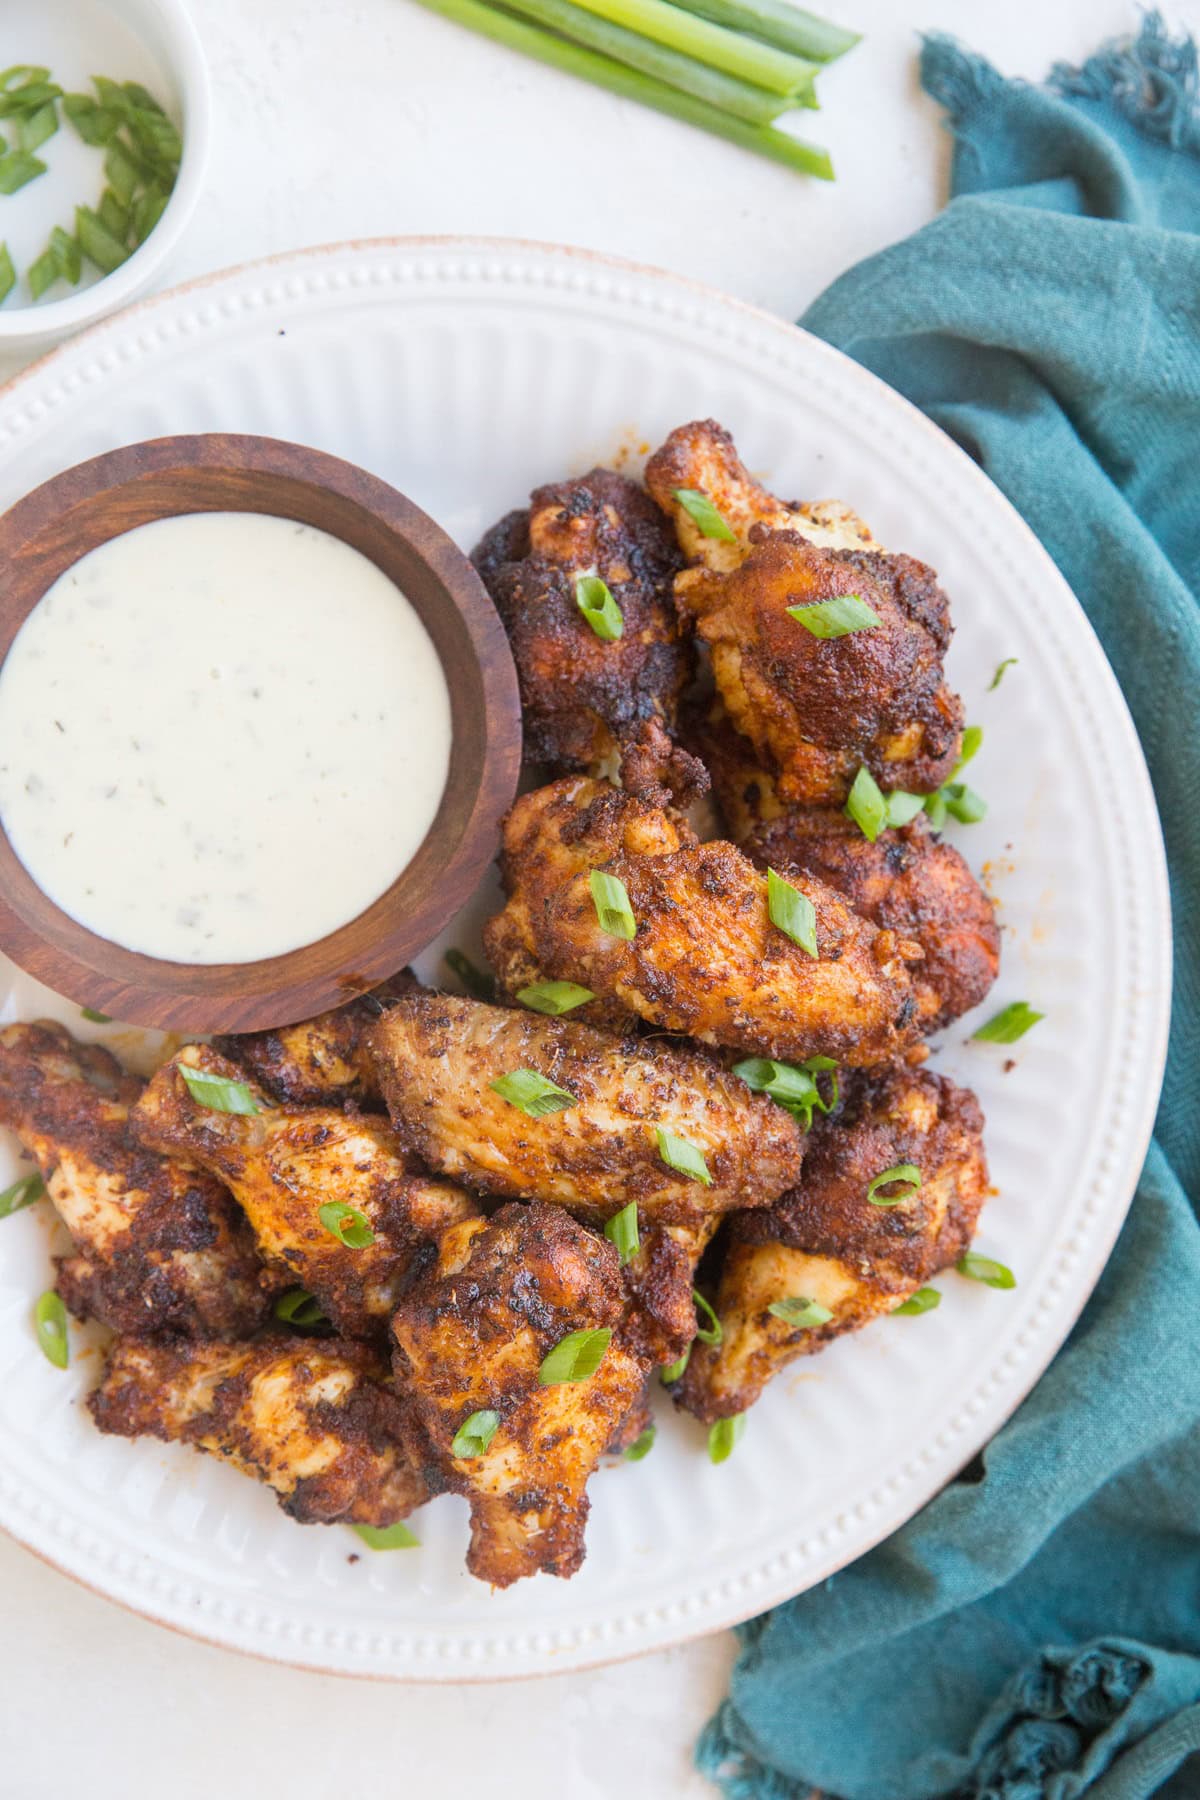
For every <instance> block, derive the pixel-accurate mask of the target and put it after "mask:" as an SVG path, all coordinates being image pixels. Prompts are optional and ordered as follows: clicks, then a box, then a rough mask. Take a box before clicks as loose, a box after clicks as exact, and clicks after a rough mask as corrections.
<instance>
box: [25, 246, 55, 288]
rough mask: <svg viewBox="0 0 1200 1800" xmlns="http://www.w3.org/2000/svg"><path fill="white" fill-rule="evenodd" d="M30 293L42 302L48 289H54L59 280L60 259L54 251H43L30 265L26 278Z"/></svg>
mask: <svg viewBox="0 0 1200 1800" xmlns="http://www.w3.org/2000/svg"><path fill="white" fill-rule="evenodd" d="M26 279H27V280H28V282H29V292H30V293H31V294H32V295H33V298H34V299H35V300H40V299H41V297H42V295H43V294H44V293H45V291H46V289H47V288H48V287H53V286H54V283H55V282H56V281H57V280H58V258H57V256H55V254H54V252H53V250H43V251H42V254H41V255H40V256H38V257H35V258H34V260H33V261H32V262H31V263H30V265H29V270H28V273H27V276H26Z"/></svg>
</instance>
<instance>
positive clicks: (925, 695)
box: [0, 420, 999, 1586]
mask: <svg viewBox="0 0 1200 1800" xmlns="http://www.w3.org/2000/svg"><path fill="white" fill-rule="evenodd" d="M475 563H476V566H477V568H478V569H479V572H480V574H481V576H482V578H483V580H484V582H485V584H486V586H487V587H488V590H489V592H490V593H491V595H492V597H493V599H494V601H495V603H496V606H497V608H498V609H499V611H500V613H501V616H502V618H503V620H504V623H505V625H506V627H507V630H508V633H509V637H510V640H511V643H512V647H513V652H514V656H515V658H516V662H517V668H518V674H519V677H520V683H521V695H522V704H523V711H524V729H525V741H526V750H527V761H528V764H529V773H530V779H531V782H538V783H540V785H536V786H530V788H529V791H527V792H525V793H524V794H523V796H522V798H521V799H519V800H518V802H517V804H516V805H515V806H514V807H513V809H512V811H511V813H510V814H509V816H508V818H507V819H506V820H505V821H504V826H503V849H502V855H501V872H502V877H503V882H504V891H505V894H506V896H507V898H506V902H505V904H504V906H503V909H502V910H501V911H500V912H499V913H498V914H497V915H496V916H495V917H494V918H493V919H491V920H490V922H489V923H488V925H487V926H486V928H485V932H484V948H485V951H486V955H487V958H488V961H489V963H490V965H491V969H492V971H493V979H494V995H493V999H492V1000H483V999H480V998H475V997H471V998H466V997H460V996H457V995H454V994H448V993H442V992H436V991H433V990H431V989H429V988H424V987H421V986H419V985H418V984H417V983H416V982H415V981H414V980H413V979H412V978H411V976H409V975H407V974H406V973H402V974H400V975H398V976H397V977H396V978H395V979H394V980H393V981H391V982H389V983H387V984H385V986H383V987H382V988H378V989H376V990H374V991H373V992H372V993H370V994H364V995H360V996H358V997H356V998H355V999H353V1000H351V1001H350V1002H349V1003H348V1004H347V1005H345V1006H344V1007H342V1008H340V1009H339V1010H337V1011H336V1012H331V1013H327V1014H324V1015H322V1016H321V1017H319V1018H315V1019H311V1020H308V1021H305V1022H303V1023H301V1024H297V1025H292V1026H288V1027H286V1028H283V1029H280V1030H277V1031H273V1032H265V1033H260V1034H255V1035H251V1036H243V1037H227V1038H222V1039H218V1040H217V1041H215V1042H213V1043H190V1044H187V1045H185V1046H184V1047H183V1048H182V1049H180V1050H178V1052H177V1053H176V1054H175V1055H174V1056H173V1057H172V1058H171V1059H170V1060H169V1061H168V1062H166V1063H165V1064H164V1065H163V1066H162V1067H161V1068H159V1070H158V1071H157V1073H156V1074H155V1075H154V1076H153V1077H152V1079H151V1080H150V1081H149V1082H148V1083H146V1082H143V1081H141V1080H140V1079H138V1078H136V1077H134V1076H131V1075H129V1074H127V1073H125V1072H124V1071H123V1070H122V1069H121V1067H120V1066H119V1065H118V1063H117V1062H116V1061H115V1060H114V1058H113V1057H112V1056H110V1055H109V1054H108V1053H107V1052H106V1051H105V1050H103V1049H102V1048H99V1047H97V1046H94V1045H92V1046H85V1045H83V1044H81V1043H77V1042H75V1041H74V1040H73V1039H72V1037H71V1036H70V1034H69V1033H68V1032H67V1031H66V1030H65V1029H64V1028H63V1027H62V1026H60V1025H56V1024H49V1023H40V1024H24V1025H22V1024H17V1025H10V1026H8V1027H6V1028H5V1029H3V1030H2V1031H0V1122H2V1123H3V1124H5V1125H8V1126H9V1127H11V1129H12V1130H13V1131H15V1132H16V1134H17V1135H18V1137H19V1138H20V1140H21V1142H22V1144H23V1145H24V1146H25V1148H26V1149H27V1151H28V1152H29V1153H30V1154H31V1155H32V1156H33V1157H34V1158H35V1159H36V1161H37V1163H38V1165H39V1167H40V1170H41V1173H42V1176H43V1178H44V1180H45V1183H46V1188H47V1192H48V1194H49V1197H50V1200H51V1202H52V1203H53V1206H54V1207H55V1209H56V1210H57V1212H58V1214H59V1216H60V1217H61V1219H62V1221H63V1222H64V1224H65V1225H66V1227H67V1229H68V1231H69V1232H70V1235H71V1238H72V1240H73V1243H74V1250H73V1252H72V1254H70V1255H69V1256H66V1257H62V1258H60V1259H59V1261H58V1266H57V1287H58V1291H59V1293H60V1295H61V1296H62V1299H63V1300H64V1302H65V1303H66V1305H67V1307H68V1308H69V1309H70V1310H71V1311H72V1312H73V1313H75V1314H76V1315H77V1316H78V1317H80V1318H94V1319H97V1320H99V1321H101V1322H102V1323H103V1324H104V1325H106V1326H108V1327H110V1328H111V1330H112V1331H113V1333H114V1334H115V1336H114V1338H113V1342H112V1344H111V1348H110V1349H109V1352H108V1358H107V1365H106V1368H105V1371H104V1374H103V1377H102V1379H101V1381H100V1384H99V1386H98V1387H97V1389H96V1390H95V1392H94V1393H93V1394H92V1395H91V1398H90V1407H91V1411H92V1415H93V1417H94V1419H95V1421H96V1424H97V1425H98V1426H99V1428H100V1429H101V1430H102V1431H105V1432H112V1433H117V1434H120V1435H123V1436H127V1437H137V1436H144V1435H148V1436H152V1437H157V1438H161V1439H168V1440H177V1441H181V1442H185V1443H189V1444H192V1445H195V1446H196V1447H197V1448H199V1449H202V1450H205V1451H208V1452H210V1453H212V1454H214V1455H217V1456H219V1457H222V1458H224V1459H225V1460H226V1461H228V1462H230V1463H232V1464H233V1465H235V1466H236V1467H238V1468H240V1469H242V1470H243V1471H245V1472H246V1473H248V1474H251V1475H253V1476H255V1477H257V1478H258V1479H259V1480H261V1481H263V1482H266V1483H267V1484H268V1485H269V1486H270V1487H271V1488H273V1489H274V1490H275V1492H276V1494H277V1495H278V1497H279V1500H280V1502H281V1504H282V1505H283V1507H284V1508H285V1510H286V1511H287V1512H288V1513H290V1514H291V1516H292V1517H293V1518H296V1519H298V1520H301V1521H303V1522H306V1523H331V1522H345V1523H349V1524H355V1525H358V1526H361V1527H368V1528H375V1529H376V1530H383V1531H387V1530H389V1529H390V1528H392V1527H395V1526H397V1525H398V1524H399V1522H400V1521H402V1520H404V1519H406V1518H407V1517H408V1516H409V1515H410V1514H411V1513H412V1512H413V1511H414V1509H416V1508H417V1507H419V1506H421V1505H422V1504H423V1503H424V1502H426V1501H427V1500H428V1499H429V1498H430V1497H431V1496H433V1495H435V1494H438V1493H442V1492H450V1493H454V1494H459V1495H462V1496H465V1498H466V1499H467V1501H468V1503H469V1507H470V1515H471V1544H470V1550H469V1553H468V1557H467V1566H468V1568H469V1569H470V1570H471V1571H472V1573H474V1574H475V1575H477V1576H479V1577H481V1578H482V1579H483V1580H485V1581H487V1582H490V1583H493V1584H494V1585H496V1586H507V1585H508V1584H509V1583H511V1582H513V1581H515V1580H517V1579H519V1578H520V1577H522V1576H528V1575H532V1574H535V1573H537V1572H539V1571H541V1572H545V1573H549V1574H554V1575H560V1576H567V1575H571V1574H573V1573H574V1571H575V1570H576V1569H577V1568H578V1567H579V1565H580V1563H581V1561H582V1560H583V1555H584V1525H585V1521H586V1517H587V1511H588V1499H587V1494H586V1488H587V1483H588V1480H589V1478H590V1476H591V1474H592V1473H593V1471H594V1470H595V1469H596V1467H597V1466H598V1465H599V1464H600V1462H601V1460H602V1458H603V1457H604V1456H605V1455H606V1454H607V1455H617V1454H620V1453H621V1452H622V1451H628V1450H629V1449H630V1448H631V1447H635V1453H636V1454H639V1455H640V1454H644V1452H645V1448H646V1446H647V1444H648V1443H649V1442H651V1441H652V1438H651V1435H650V1433H651V1427H650V1416H651V1415H650V1409H649V1404H648V1395H649V1393H650V1392H651V1391H652V1389H653V1387H654V1386H655V1385H656V1384H662V1385H665V1386H666V1387H667V1388H668V1389H669V1391H670V1393H671V1394H672V1396H673V1398H674V1401H675V1403H676V1405H677V1406H678V1407H680V1408H681V1409H683V1410H684V1411H685V1412H688V1413H690V1414H692V1415H693V1416H694V1417H695V1418H696V1419H698V1420H700V1421H703V1422H704V1423H705V1424H707V1425H709V1426H710V1428H711V1432H710V1443H711V1444H716V1445H719V1446H720V1448H718V1449H714V1450H713V1455H714V1460H717V1459H718V1457H719V1456H721V1455H724V1454H726V1453H727V1451H728V1446H729V1444H730V1443H731V1442H732V1438H733V1435H734V1429H733V1426H732V1425H729V1424H725V1425H723V1424H722V1422H729V1421H735V1422H736V1421H740V1420H741V1418H742V1415H744V1414H745V1412H746V1411H747V1409H748V1408H749V1407H751V1406H752V1405H753V1403H754V1401H755V1400H756V1399H757V1398H758V1396H759V1395H760V1394H761V1392H762V1391H763V1388H764V1387H765V1386H766V1384H767V1383H768V1382H769V1381H770V1380H771V1378H772V1376H773V1375H775V1374H776V1373H777V1372H778V1371H779V1370H780V1369H782V1368H784V1367H785V1366H786V1365H787V1364H789V1363H791V1362H792V1361H794V1360H795V1359H796V1358H798V1357H801V1356H807V1355H812V1354H813V1353H815V1352H817V1351H820V1350H823V1349H824V1348H825V1347H826V1346H827V1345H828V1344H829V1343H830V1342H831V1341H832V1340H833V1339H834V1338H836V1337H838V1336H840V1335H842V1334H843V1333H845V1332H848V1331H854V1330H857V1329H858V1328H860V1327H861V1326H863V1325H866V1324H868V1323H869V1322H870V1321H871V1320H872V1319H874V1318H876V1317H878V1316H880V1315H883V1314H887V1313H891V1312H894V1311H895V1309H896V1308H897V1307H898V1306H900V1305H902V1304H904V1303H905V1302H907V1301H909V1300H910V1299H911V1297H912V1296H913V1295H914V1294H916V1293H917V1291H918V1290H919V1289H921V1288H922V1287H923V1285H924V1284H925V1283H927V1282H928V1281H929V1280H930V1278H931V1277H933V1276H934V1275H935V1274H936V1273H937V1272H938V1271H939V1270H941V1269H945V1268H947V1267H950V1266H952V1265H953V1264H954V1263H956V1262H957V1261H958V1260H959V1259H960V1258H961V1257H962V1256H963V1254H964V1252H965V1251H966V1249H967V1247H968V1245H969V1243H970V1241H971V1237H972V1234H973V1232H974V1229H975V1225H976V1220H977V1217H978V1214H979V1210H980V1207H981V1205H982V1203H983V1200H984V1198H985V1196H986V1194H987V1192H988V1176H987V1168H986V1163H985V1159H984V1150H983V1141H982V1129H983V1118H982V1115H981V1112H980V1109H979V1106H978V1103H977V1102H976V1100H975V1097H974V1096H973V1095H972V1094H971V1093H969V1092H968V1091H966V1090H964V1089H962V1088H959V1087H956V1086H955V1085H954V1083H953V1082H951V1081H949V1080H948V1079H947V1078H946V1077H945V1076H942V1075H938V1074H934V1073H932V1072H931V1071H930V1070H929V1068H928V1067H927V1066H926V1057H927V1054H928V1052H927V1048H926V1046H925V1043H924V1039H925V1038H926V1037H927V1035H928V1034H929V1033H931V1032H932V1031H934V1030H936V1029H938V1028H940V1027H943V1026H945V1025H946V1024H948V1023H949V1022H950V1021H952V1020H954V1019H956V1018H957V1017H959V1016H960V1015H961V1014H962V1013H964V1012H965V1011H966V1010H967V1009H968V1008H970V1007H973V1006H975V1005H976V1004H977V1003H978V1002H979V1001H980V1000H981V999H982V998H983V996H984V995H985V993H986V992H987V990H988V988H989V987H990V985H991V983H992V982H993V980H994V979H995V976H996V972H997V966H998V959H999V938H998V933H997V929H996V925H995V922H994V919H993V915H992V907H991V904H990V902H989V901H988V899H987V898H986V896H985V895H984V893H983V892H982V890H981V888H980V887H979V885H978V883H977V882H976V881H975V879H974V877H973V876H972V874H971V872H970V871H969V869H968V868H967V866H966V864H965V863H964V861H963V859H962V857H961V856H960V855H959V853H958V851H957V850H956V849H954V848H953V847H952V846H951V845H950V844H949V843H947V842H946V841H945V840H944V839H943V838H942V837H941V836H940V835H939V833H938V831H937V830H935V829H933V828H932V826H931V822H930V814H929V813H928V812H927V811H926V810H924V809H923V808H922V806H921V798H922V797H923V796H926V795H930V794H934V793H936V792H937V791H938V790H939V788H941V787H942V785H943V784H944V783H946V782H947V781H948V780H949V779H950V778H951V777H952V775H953V774H954V772H955V769H956V765H957V762H958V759H959V755H960V748H961V739H962V725H963V710H962V705H961V702H960V701H959V699H958V697H957V696H956V695H955V694H953V693H952V692H950V690H949V689H948V688H947V686H946V682H945V679H944V674H943V667H942V660H943V656H944V653H945V651H946V648H947V645H948V643H949V639H950V632H951V627H950V619H949V606H948V603H947V600H946V597H945V595H944V594H943V593H942V591H941V589H940V588H939V587H938V585H937V581H936V578H935V576H934V573H933V571H932V570H931V569H929V568H927V567H925V566H924V565H923V564H921V563H919V562H916V561H914V560H913V559H912V558H911V557H908V556H905V555H900V554H894V553H890V552H888V551H885V550H884V549H882V548H881V547H880V546H879V545H878V544H877V543H876V541H875V540H874V538H873V537H872V535H871V533H870V531H869V530H868V528H867V527H866V525H865V524H864V523H863V522H862V521H861V520H860V519H858V518H857V517H856V516H855V515H854V514H853V513H851V512H850V511H849V510H848V509H847V508H846V507H845V506H843V505H841V504H840V503H837V502H828V501H827V502H820V503H815V504H801V503H793V504H785V503H783V502H781V501H779V500H778V499H776V498H775V497H774V496H773V495H771V494H769V493H767V492H766V491H765V490H764V489H763V488H762V487H761V486H760V485H759V484H758V483H757V482H756V481H754V480H753V479H752V478H751V477H750V476H749V475H748V473H747V472H746V470H745V468H744V467H743V466H742V464H741V462H740V460H739V458H738V455H737V453H736V451H735V449H734V446H733V443H732V441H731V439H730V437H729V435H728V434H727V433H726V432H725V431H724V430H723V429H722V428H721V427H720V426H719V425H717V424H715V423H714V422H713V421H711V420H708V421H703V422H697V423H694V424H690V425H686V426H683V427H682V428H680V429H679V430H677V431H675V432H673V433H672V434H671V436H670V437H669V438H668V439H667V441H666V443H665V444H664V445H663V446H662V448H661V449H659V450H658V451H657V452H656V453H655V454H654V455H653V456H652V457H651V458H650V460H649V463H648V465H647V467H646V471H645V479H644V483H641V482H635V481H633V480H631V479H628V478H626V477H625V476H623V475H620V474H616V473H613V472H611V471H609V470H602V469H597V470H593V471H592V472H591V473H590V474H589V475H585V476H583V477H582V478H579V479H575V480H563V481H559V482H555V483H553V484H552V485H549V486H547V487H543V488H540V489H538V490H537V491H536V492H535V493H534V494H533V495H532V497H531V500H530V503H529V506H528V507H526V508H522V509H521V510H519V511H517V512H514V513H511V514H509V515H508V516H507V517H506V518H505V519H503V520H501V521H500V523H499V524H497V525H496V526H495V527H494V528H493V529H492V530H491V531H490V532H488V534H487V535H486V536H485V538H484V540H483V542H482V543H481V544H480V546H479V547H478V549H477V550H476V552H475ZM850 597H853V602H857V615H856V616H858V617H859V618H862V617H863V616H864V611H863V609H867V610H869V614H870V617H872V618H873V619H874V621H875V622H874V624H873V625H871V626H870V627H869V628H861V629H853V630H848V631H843V632H841V633H840V635H839V634H832V635H831V634H828V633H823V632H821V633H819V632H817V631H814V630H810V629H808V628H806V626H805V624H804V622H803V617H801V618H800V619H797V617H796V616H795V613H796V612H797V611H798V610H799V609H802V608H807V607H810V606H820V607H822V613H821V615H820V616H821V617H824V616H826V615H827V613H828V608H825V607H824V606H823V603H825V602H829V601H837V600H840V601H844V602H850ZM836 610H837V609H835V612H836ZM812 616H813V617H814V618H816V617H818V615H815V614H814V615H812ZM598 618H599V620H600V625H599V626H598V624H597V619H598ZM863 770H866V771H867V772H868V774H869V777H870V780H871V782H872V783H873V784H874V786H875V788H876V789H877V790H879V791H880V792H882V794H883V795H885V796H887V795H893V796H895V795H897V794H898V795H900V796H901V797H905V796H907V797H908V801H907V804H906V805H905V806H904V807H902V808H901V809H899V813H898V814H897V816H900V815H901V814H902V815H903V817H904V819H905V822H904V823H899V824H891V825H884V826H883V827H882V828H880V829H878V830H877V832H876V834H875V835H874V836H868V835H867V834H866V832H865V831H864V829H863V828H862V827H861V826H860V823H859V822H857V820H856V818H855V817H854V816H852V814H849V813H847V811H846V804H847V800H848V797H849V796H850V793H851V789H852V787H853V785H854V784H855V782H856V780H858V779H860V772H861V771H863ZM706 796H707V797H706ZM934 816H935V817H936V814H935V815H934ZM880 1177H886V1178H887V1179H885V1180H883V1181H881V1180H880ZM712 1433H716V1434H718V1435H717V1436H715V1437H713V1436H712ZM722 1434H723V1435H722ZM741 1453H742V1454H750V1453H752V1452H751V1451H750V1450H749V1449H747V1450H746V1451H743V1452H741Z"/></svg>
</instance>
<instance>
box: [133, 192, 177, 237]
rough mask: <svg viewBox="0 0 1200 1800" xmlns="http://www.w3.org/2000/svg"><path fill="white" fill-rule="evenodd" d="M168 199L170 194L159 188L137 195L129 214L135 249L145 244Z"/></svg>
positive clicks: (165, 208) (164, 209)
mask: <svg viewBox="0 0 1200 1800" xmlns="http://www.w3.org/2000/svg"><path fill="white" fill-rule="evenodd" d="M170 198H171V196H170V194H167V193H164V192H163V190H162V189H161V188H157V187H154V188H147V189H146V190H145V192H144V193H141V194H139V195H138V197H137V199H136V200H135V201H134V203H133V207H132V209H131V212H130V217H131V219H132V221H133V241H134V245H135V247H136V246H137V245H138V244H144V243H145V241H146V239H147V238H148V237H149V236H150V233H151V232H152V231H153V230H154V227H155V226H156V225H157V224H158V221H159V220H160V219H161V218H162V216H163V214H164V212H165V211H166V210H167V201H168V200H169V199H170Z"/></svg>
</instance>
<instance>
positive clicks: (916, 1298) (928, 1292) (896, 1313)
mask: <svg viewBox="0 0 1200 1800" xmlns="http://www.w3.org/2000/svg"><path fill="white" fill-rule="evenodd" d="M941 1304H942V1296H941V1294H940V1293H939V1292H938V1290H937V1288H931V1287H920V1288H918V1289H917V1291H916V1293H915V1294H910V1295H909V1297H908V1299H907V1300H904V1301H902V1302H901V1304H900V1305H899V1306H893V1308H892V1317H893V1318H894V1319H898V1318H902V1317H904V1316H905V1315H908V1316H909V1317H913V1318H915V1317H916V1315H917V1314H918V1313H927V1312H933V1311H935V1310H936V1308H937V1307H939V1306H940V1305H941Z"/></svg>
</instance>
